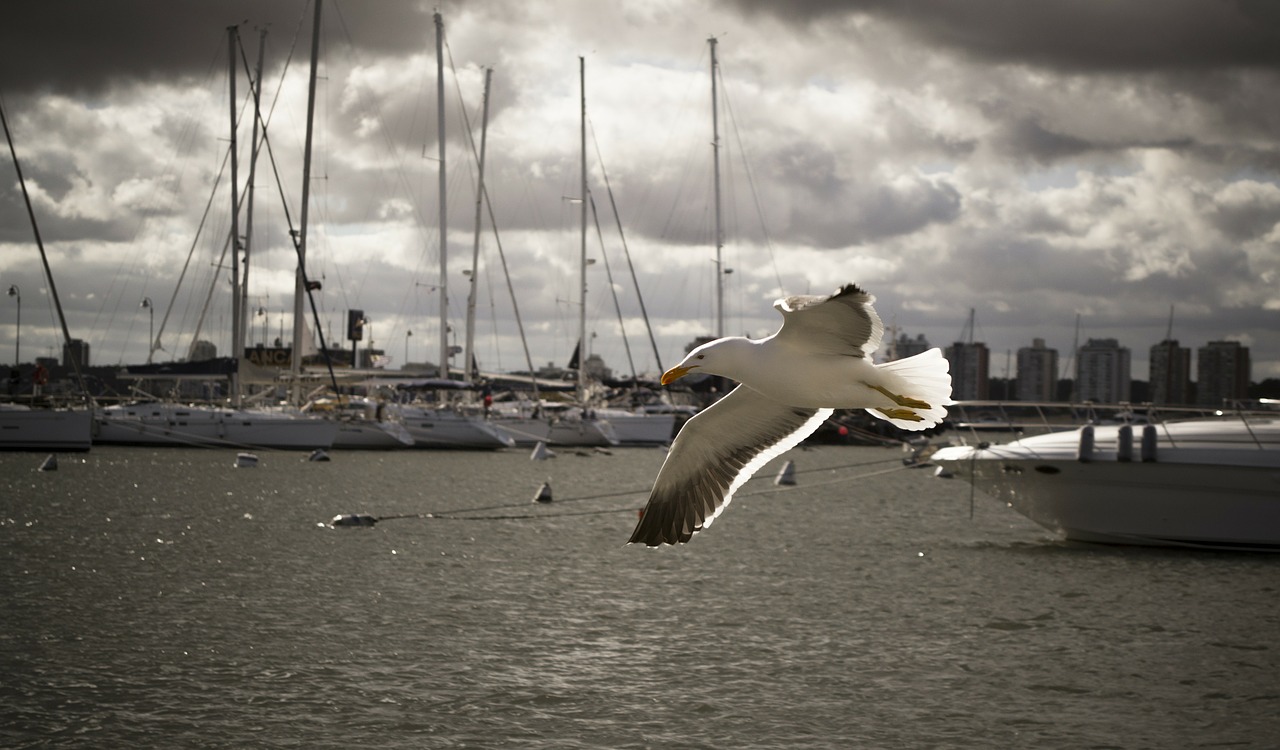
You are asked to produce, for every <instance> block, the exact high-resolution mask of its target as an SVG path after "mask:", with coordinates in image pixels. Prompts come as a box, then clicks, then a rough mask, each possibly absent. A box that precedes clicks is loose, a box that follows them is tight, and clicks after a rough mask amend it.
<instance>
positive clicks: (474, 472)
mask: <svg viewBox="0 0 1280 750" xmlns="http://www.w3.org/2000/svg"><path fill="white" fill-rule="evenodd" d="M901 455H902V454H901V453H898V452H897V451H896V450H892V449H882V448H866V447H857V448H850V447H820V448H815V449H812V450H802V451H793V452H792V453H791V454H789V455H788V456H787V458H789V459H791V460H794V461H795V466H796V471H797V473H796V480H797V483H796V485H795V486H793V487H785V488H780V487H777V486H775V485H774V484H773V482H772V478H773V476H774V475H775V474H776V473H777V471H778V467H779V464H778V463H775V464H773V465H771V466H770V467H767V468H766V469H765V470H764V471H762V472H761V473H760V475H759V478H758V479H756V480H753V481H752V482H750V483H748V484H747V485H746V486H745V487H744V488H743V490H741V492H740V494H739V497H738V499H736V500H735V501H734V503H733V505H732V507H731V508H730V509H729V510H728V511H727V512H726V513H725V514H724V515H723V516H721V518H720V519H719V520H717V522H716V523H715V525H714V526H713V527H712V528H710V529H709V530H708V531H706V532H704V533H702V534H699V535H697V536H696V537H695V538H694V540H693V541H692V542H691V543H690V544H688V545H684V546H680V547H677V548H664V549H656V550H650V549H644V548H637V547H634V546H626V545H625V544H624V542H625V540H626V539H627V537H628V535H629V534H630V532H631V529H632V526H633V525H634V523H635V520H636V510H637V509H638V508H640V507H641V506H642V505H643V501H644V495H645V490H646V489H647V487H648V485H649V484H650V483H651V482H652V478H653V476H654V475H655V474H656V472H657V470H658V468H659V466H660V465H661V462H662V460H663V458H664V453H663V451H662V450H661V449H656V448H654V449H639V448H637V449H622V450H614V451H613V452H612V453H611V454H608V455H606V454H603V453H595V452H584V453H582V454H579V453H577V452H573V451H561V452H560V455H559V456H558V457H557V458H555V459H552V460H550V461H538V462H535V461H531V460H529V454H528V453H527V452H523V451H504V452H499V453H462V452H458V453H449V452H424V451H404V452H393V453H362V452H334V453H333V454H332V458H333V460H332V461H330V462H327V463H321V462H309V461H307V460H306V455H305V454H301V453H290V452H262V453H260V454H259V457H260V459H261V460H260V463H259V465H258V467H257V468H239V469H238V468H235V467H234V464H235V454H234V452H227V451H214V450H188V449H168V450H147V449H127V448H94V450H93V451H91V452H90V453H88V454H82V455H76V456H70V455H64V456H61V457H60V466H59V468H58V470H57V471H45V472H41V471H37V469H38V467H39V466H40V464H41V462H42V461H43V459H44V455H36V454H21V453H15V454H7V455H0V560H3V575H2V576H0V592H2V594H3V606H4V619H3V627H2V628H0V746H3V747H6V748H61V747H84V748H116V747H121V748H356V747H377V748H995V747H1024V748H1173V747H1178V748H1207V747H1213V748H1219V747H1231V748H1274V747H1280V557H1275V556H1264V555H1244V554H1225V553H1212V552H1194V551H1190V552H1188V551H1169V550H1154V549H1139V548H1123V547H1101V546H1085V545H1076V544H1069V543H1064V542H1061V541H1059V540H1057V539H1055V538H1054V537H1053V536H1052V535H1050V534H1049V533H1048V532H1047V531H1044V530H1042V529H1040V528H1038V527H1036V526H1034V525H1032V524H1030V522H1028V521H1026V520H1025V519H1023V518H1022V517H1021V516H1018V515H1017V514H1015V513H1014V512H1013V511H1012V510H1010V509H1009V508H1007V507H1004V506H1002V505H999V504H997V503H996V502H995V501H994V500H992V499H990V498H988V497H986V496H983V495H982V494H981V493H978V494H977V495H976V496H973V495H971V492H970V489H969V487H968V485H965V484H961V483H959V482H957V481H948V480H943V479H937V478H935V477H934V476H933V475H932V472H931V471H930V470H928V469H904V468H900V466H901V464H900V458H901ZM546 481H549V482H550V485H551V488H552V491H553V502H551V503H547V504H534V503H532V502H530V501H531V499H532V498H533V496H534V494H535V493H536V492H537V490H538V488H539V486H540V485H541V484H542V483H543V482H546ZM476 509H487V510H476ZM340 513H370V514H373V515H374V516H381V517H387V516H400V515H404V516H411V517H403V518H387V519H386V520H382V521H381V522H379V523H378V524H377V525H376V526H373V527H371V528H338V529H334V528H330V527H328V526H326V525H324V522H327V521H328V520H330V519H331V518H332V517H333V516H335V515H337V514H340ZM420 514H421V515H425V514H434V515H433V516H432V517H417V516H419V515H420ZM481 517H483V518H481Z"/></svg>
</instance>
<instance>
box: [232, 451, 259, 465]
mask: <svg viewBox="0 0 1280 750" xmlns="http://www.w3.org/2000/svg"><path fill="white" fill-rule="evenodd" d="M236 468H237V469H256V468H258V457H257V456H256V455H254V454H252V453H237V454H236Z"/></svg>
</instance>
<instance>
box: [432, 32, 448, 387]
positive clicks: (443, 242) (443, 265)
mask: <svg viewBox="0 0 1280 750" xmlns="http://www.w3.org/2000/svg"><path fill="white" fill-rule="evenodd" d="M435 22H436V140H437V141H439V169H440V188H439V189H440V290H439V291H440V377H442V378H447V377H449V230H448V225H447V221H448V203H447V201H446V197H445V193H446V191H447V189H448V184H447V183H448V181H447V179H446V175H445V170H444V18H443V17H442V16H441V15H440V13H439V12H438V11H437V12H436V14H435Z"/></svg>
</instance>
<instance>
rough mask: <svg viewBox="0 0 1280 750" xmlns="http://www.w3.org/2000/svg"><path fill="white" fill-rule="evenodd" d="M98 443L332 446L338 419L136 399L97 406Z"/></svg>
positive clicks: (304, 447) (310, 448) (283, 447)
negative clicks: (101, 407)
mask: <svg viewBox="0 0 1280 750" xmlns="http://www.w3.org/2000/svg"><path fill="white" fill-rule="evenodd" d="M95 421H96V422H97V426H96V429H97V435H96V436H95V437H94V442H95V443H98V444H102V445H147V446H187V447H193V446H194V447H244V446H248V447H254V448H277V449H288V450H314V449H316V448H325V449H327V448H332V447H333V441H334V438H335V437H337V434H338V423H337V422H334V421H331V420H327V419H321V418H317V417H307V416H297V415H292V414H286V413H283V412H267V411H252V410H237V409H219V408H213V407H202V406H186V405H182V404H134V405H129V406H110V407H106V408H104V409H99V410H98V412H97V414H96V416H95Z"/></svg>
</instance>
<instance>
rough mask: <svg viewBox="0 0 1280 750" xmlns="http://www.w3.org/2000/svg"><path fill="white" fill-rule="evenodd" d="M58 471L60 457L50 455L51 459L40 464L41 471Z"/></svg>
mask: <svg viewBox="0 0 1280 750" xmlns="http://www.w3.org/2000/svg"><path fill="white" fill-rule="evenodd" d="M57 470H58V457H57V456H55V455H53V454H52V453H50V454H49V457H48V458H46V459H45V460H44V463H42V464H40V471H57Z"/></svg>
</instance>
